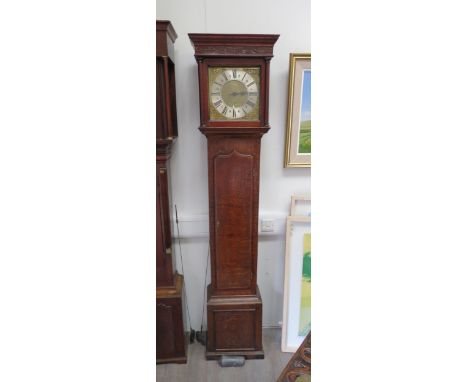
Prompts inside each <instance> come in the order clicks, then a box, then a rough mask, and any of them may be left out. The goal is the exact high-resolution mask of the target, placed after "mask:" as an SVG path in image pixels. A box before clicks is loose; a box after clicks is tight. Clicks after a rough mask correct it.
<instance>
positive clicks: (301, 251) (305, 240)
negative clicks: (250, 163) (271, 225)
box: [281, 216, 311, 352]
mask: <svg viewBox="0 0 468 382" xmlns="http://www.w3.org/2000/svg"><path fill="white" fill-rule="evenodd" d="M284 263H285V264H284V265H285V267H284V300H283V324H282V330H281V351H283V352H295V351H296V350H297V348H298V347H299V346H300V345H301V343H302V341H304V338H305V337H306V336H307V334H308V333H309V331H310V324H311V314H310V313H311V310H310V309H311V234H310V217H308V216H307V217H306V216H288V218H287V221H286V256H285V262H284Z"/></svg>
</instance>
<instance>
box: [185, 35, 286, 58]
mask: <svg viewBox="0 0 468 382" xmlns="http://www.w3.org/2000/svg"><path fill="white" fill-rule="evenodd" d="M189 38H190V41H191V43H192V46H193V47H194V49H195V57H196V58H197V59H198V58H202V57H232V56H236V57H239V56H240V57H268V58H271V57H273V46H274V44H275V42H276V40H278V38H279V35H277V34H215V33H189Z"/></svg>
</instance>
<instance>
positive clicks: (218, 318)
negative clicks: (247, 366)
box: [205, 285, 264, 360]
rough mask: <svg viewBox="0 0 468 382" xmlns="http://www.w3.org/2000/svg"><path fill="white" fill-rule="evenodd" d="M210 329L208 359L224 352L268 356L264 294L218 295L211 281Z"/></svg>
mask: <svg viewBox="0 0 468 382" xmlns="http://www.w3.org/2000/svg"><path fill="white" fill-rule="evenodd" d="M207 289H208V301H207V314H208V333H207V343H206V354H205V355H206V359H208V360H212V359H218V358H219V357H221V356H223V355H236V356H244V357H245V358H246V359H262V358H264V352H263V345H262V297H261V296H260V291H259V290H258V287H257V291H256V293H255V294H253V295H228V296H219V295H217V296H214V295H213V294H212V291H211V285H208V288H207Z"/></svg>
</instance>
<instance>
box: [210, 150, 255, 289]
mask: <svg viewBox="0 0 468 382" xmlns="http://www.w3.org/2000/svg"><path fill="white" fill-rule="evenodd" d="M253 176H254V157H253V155H251V154H241V153H239V152H238V151H236V150H233V151H231V152H230V153H229V154H218V155H216V156H215V157H214V185H215V186H214V187H215V189H214V194H215V203H214V207H215V211H214V219H215V239H216V251H217V259H218V272H217V273H216V278H217V285H218V288H220V289H237V288H249V287H250V284H251V280H252V267H251V263H252V209H253V205H254V200H253V184H254V179H253Z"/></svg>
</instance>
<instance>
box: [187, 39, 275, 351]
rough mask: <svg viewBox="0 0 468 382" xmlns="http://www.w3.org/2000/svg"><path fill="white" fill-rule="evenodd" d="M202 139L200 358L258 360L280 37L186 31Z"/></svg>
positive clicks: (260, 346) (261, 347) (260, 340)
mask: <svg viewBox="0 0 468 382" xmlns="http://www.w3.org/2000/svg"><path fill="white" fill-rule="evenodd" d="M189 37H190V40H191V42H192V45H193V47H194V49H195V58H196V60H197V62H198V79H199V93H200V131H201V132H202V133H203V134H204V135H205V136H206V137H207V141H208V189H209V221H210V250H211V284H210V285H209V286H208V290H207V296H208V298H207V312H208V332H207V346H206V358H207V359H216V358H218V357H220V356H222V355H241V356H244V357H246V358H263V357H264V353H263V346H262V298H261V296H260V291H259V289H258V286H257V246H258V194H259V176H260V141H261V138H262V136H263V134H265V133H266V132H268V130H269V128H270V126H269V124H268V93H269V67H270V60H271V58H272V57H273V46H274V44H275V42H276V40H277V39H278V37H279V36H278V35H248V34H241V35H234V34H230V35H228V34H189Z"/></svg>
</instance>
